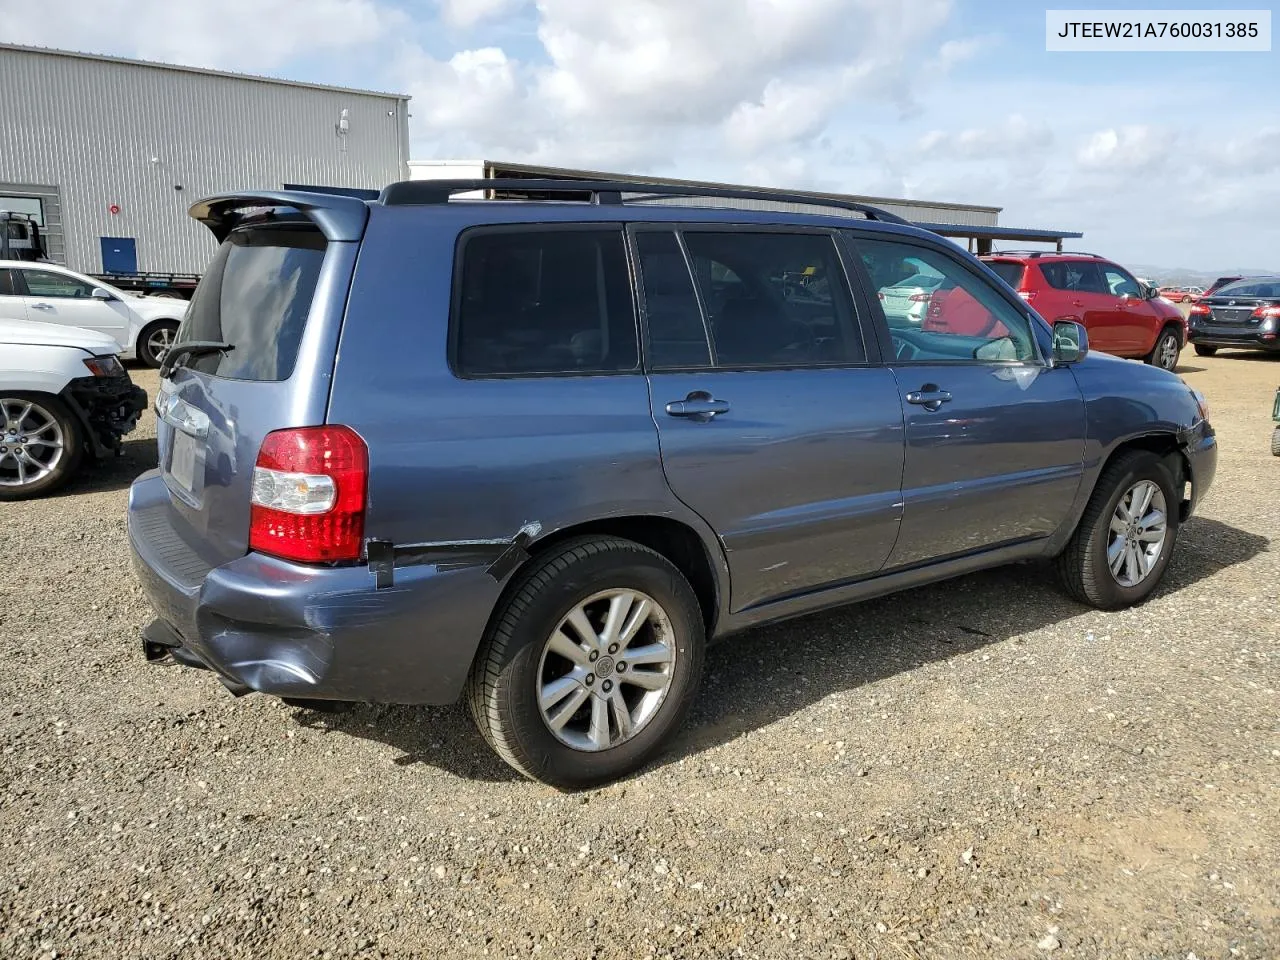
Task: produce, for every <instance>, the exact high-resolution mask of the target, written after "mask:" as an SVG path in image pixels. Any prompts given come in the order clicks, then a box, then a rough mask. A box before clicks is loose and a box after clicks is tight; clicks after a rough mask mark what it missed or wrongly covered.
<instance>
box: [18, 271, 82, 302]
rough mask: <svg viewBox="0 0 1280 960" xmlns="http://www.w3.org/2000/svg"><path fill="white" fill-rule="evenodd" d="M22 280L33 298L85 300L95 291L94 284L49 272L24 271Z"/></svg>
mask: <svg viewBox="0 0 1280 960" xmlns="http://www.w3.org/2000/svg"><path fill="white" fill-rule="evenodd" d="M22 278H23V279H24V280H26V281H27V291H28V293H29V295H30V296H33V297H49V298H51V299H52V298H61V299H70V298H84V297H87V296H89V294H90V293H91V292H92V291H93V286H92V284H88V283H85V282H84V281H83V280H77V279H76V278H75V277H68V276H67V275H66V274H62V273H53V272H52V271H49V270H23V271H22Z"/></svg>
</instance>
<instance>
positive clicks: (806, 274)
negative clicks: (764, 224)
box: [683, 231, 866, 367]
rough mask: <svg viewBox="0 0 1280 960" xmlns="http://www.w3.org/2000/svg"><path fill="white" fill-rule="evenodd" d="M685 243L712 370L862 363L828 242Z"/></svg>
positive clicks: (726, 238)
mask: <svg viewBox="0 0 1280 960" xmlns="http://www.w3.org/2000/svg"><path fill="white" fill-rule="evenodd" d="M683 236H684V243H685V247H686V249H687V250H688V253H689V262H690V265H691V268H692V272H693V278H694V282H695V283H696V284H697V288H698V293H699V298H700V300H701V305H702V308H703V310H704V311H705V314H706V320H707V327H708V328H709V332H710V340H711V350H712V354H713V356H712V360H713V362H714V364H715V365H716V366H718V367H795V366H821V365H826V364H842V363H861V362H864V361H865V360H866V352H865V350H864V348H863V345H862V338H861V335H860V334H859V333H858V327H857V322H856V319H855V317H854V311H853V298H852V296H851V294H850V293H849V289H848V285H847V283H846V281H845V278H844V272H843V268H842V266H841V264H840V259H839V255H838V253H837V251H836V246H835V241H834V240H833V239H832V237H831V236H829V235H827V234H808V233H760V232H755V231H735V232H731V233H718V232H709V231H688V232H686V233H685V234H684V235H683Z"/></svg>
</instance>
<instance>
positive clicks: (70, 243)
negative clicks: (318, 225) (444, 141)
mask: <svg viewBox="0 0 1280 960" xmlns="http://www.w3.org/2000/svg"><path fill="white" fill-rule="evenodd" d="M408 99H409V98H408V97H407V96H403V95H400V94H394V93H373V92H369V91H364V90H347V89H342V88H339V87H327V86H320V85H316V84H308V83H294V82H290V81H284V80H270V79H265V78H262V77H249V76H242V75H239V74H231V73H220V72H216V71H212V70H200V69H195V68H191V67H178V66H168V65H164V64H156V63H145V62H141V61H136V60H124V59H119V58H115V57H101V56H93V55H89V54H81V53H67V52H63V51H57V50H46V49H40V48H32V47H20V46H13V45H9V44H0V210H3V209H7V210H17V211H19V212H24V213H30V214H33V215H35V216H36V218H37V219H38V220H39V221H40V222H41V224H42V226H43V227H44V232H45V236H46V243H47V247H48V251H49V255H50V259H52V260H55V261H58V262H62V263H65V264H66V265H67V266H68V267H71V268H72V269H74V270H80V271H83V272H86V273H99V272H135V271H152V272H172V273H200V272H202V271H203V270H204V268H205V265H206V264H207V262H208V260H209V258H210V257H211V256H212V255H213V251H214V243H213V238H212V236H211V235H210V234H209V232H208V230H206V229H205V228H204V227H203V226H201V225H200V224H198V223H196V222H195V221H194V220H191V219H190V218H189V217H188V216H187V208H188V207H189V206H190V205H191V204H192V203H194V202H195V201H196V200H198V199H200V198H201V197H205V196H209V195H211V194H216V193H224V192H228V191H235V190H246V189H257V190H279V189H282V188H284V187H286V186H330V187H346V188H350V187H356V188H363V189H381V188H382V187H384V186H386V184H388V183H391V182H393V181H395V180H402V179H404V178H405V177H406V176H407V175H408V166H407V162H408V159H409V132H408Z"/></svg>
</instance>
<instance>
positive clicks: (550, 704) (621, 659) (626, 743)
mask: <svg viewBox="0 0 1280 960" xmlns="http://www.w3.org/2000/svg"><path fill="white" fill-rule="evenodd" d="M627 596H632V597H635V598H637V602H636V604H635V605H631V602H630V601H628V600H626V599H625V598H626V597H627ZM615 597H617V598H621V599H618V601H617V602H618V607H617V610H618V611H620V612H618V613H616V614H615V608H614V606H613V604H614V599H613V598H615ZM597 598H603V599H597ZM640 599H643V600H647V601H650V603H649V604H647V605H645V606H640V603H639V600H640ZM624 604H626V606H624ZM606 617H609V618H613V619H615V620H616V623H617V624H618V626H617V627H615V628H614V629H613V631H612V632H611V630H610V627H609V621H608V620H607V619H605V618H606ZM636 621H639V625H638V626H636V628H635V630H634V631H632V633H631V637H632V638H633V639H634V641H635V642H634V643H631V642H630V641H629V640H623V642H621V643H618V644H613V643H610V642H609V640H610V638H611V637H615V636H618V635H619V634H620V633H622V634H625V631H622V630H621V627H622V626H627V625H630V624H631V623H633V622H636ZM587 628H589V629H590V630H591V631H594V632H593V633H591V634H590V635H588V634H587ZM566 637H567V638H568V643H566V642H565V638H566ZM601 638H603V639H601ZM596 641H599V642H600V646H599V647H597V646H596V645H595V644H596ZM637 644H639V646H637ZM610 646H617V648H618V649H616V650H614V651H612V652H610V650H609V647H610ZM704 647H705V628H704V626H703V620H702V612H701V610H700V608H699V606H698V600H697V597H696V595H695V594H694V592H693V588H692V587H690V586H689V582H688V580H686V579H685V577H684V575H683V574H681V573H680V571H679V570H677V569H676V568H675V567H674V566H673V565H672V564H671V563H670V562H669V561H668V560H667V559H666V558H665V557H663V556H661V555H660V554H658V553H655V552H654V551H652V550H650V549H648V548H647V547H642V546H640V545H639V544H637V543H633V542H631V541H629V540H620V539H615V538H584V539H579V540H572V541H569V542H568V543H565V544H564V545H563V546H561V547H558V548H556V549H554V550H552V551H551V552H549V553H547V554H546V555H545V556H542V557H539V558H537V559H536V560H534V561H533V563H532V564H531V565H530V569H529V570H527V571H526V572H525V573H523V574H522V575H521V576H520V579H519V581H518V582H517V583H516V584H515V585H514V588H513V589H512V590H511V591H510V592H509V598H508V599H507V600H506V602H505V605H504V607H503V608H502V609H501V610H500V611H499V612H498V614H497V616H496V618H495V620H494V622H493V623H492V624H491V626H490V629H489V631H488V634H487V635H486V637H485V639H484V641H483V643H482V644H481V647H480V650H479V652H478V653H477V655H476V660H475V663H474V665H473V667H472V670H471V675H470V677H469V679H468V682H467V702H468V705H469V706H470V708H471V716H472V719H474V720H475V723H476V726H477V727H479V728H480V732H481V734H483V736H484V738H485V740H486V741H487V742H488V743H489V746H491V747H492V748H493V750H494V752H496V753H497V754H498V756H500V757H501V758H502V759H503V760H504V761H506V762H507V763H508V764H510V765H511V766H512V767H514V768H515V769H516V770H517V771H519V772H520V773H522V774H523V775H524V776H526V777H529V778H530V779H532V780H539V781H541V782H542V783H546V784H549V785H551V786H554V787H558V788H560V789H565V790H572V789H578V788H583V787H589V786H593V785H596V784H601V783H605V782H608V781H611V780H615V779H617V778H619V777H622V776H625V775H627V774H629V773H632V772H633V771H635V770H637V769H639V768H640V767H642V766H643V765H644V764H645V763H647V762H648V761H649V760H650V759H651V758H652V757H653V756H654V755H655V754H656V753H657V752H658V751H659V750H661V749H662V748H663V747H664V746H665V745H666V744H667V743H668V741H669V740H670V739H671V737H672V735H674V733H675V732H676V731H677V730H678V729H679V728H680V726H681V724H682V723H683V722H684V720H685V717H686V716H687V715H688V712H689V708H690V706H691V705H692V703H693V699H694V696H695V695H696V693H697V688H698V682H699V680H700V679H701V675H702V661H703V650H704ZM641 649H643V650H644V651H646V652H647V656H646V654H645V653H641V652H639V651H640V650H641ZM566 651H567V654H566ZM667 652H669V657H668V658H667V659H665V660H663V659H661V657H663V656H664V655H665V654H666V653H667ZM629 654H634V655H635V659H634V660H633V662H631V663H628V662H627V657H628V656H629ZM641 677H643V678H644V680H643V682H641V681H640V678H641ZM633 678H634V679H633ZM659 687H661V688H662V690H661V693H660V695H659V691H658V688H659ZM624 693H625V694H626V699H624ZM597 701H600V703H601V705H600V706H597V703H596V702H597ZM617 702H621V703H622V706H621V707H619V706H617ZM629 702H634V703H635V706H634V707H631V706H629V705H628V704H629ZM575 704H576V706H575ZM597 710H598V711H599V713H598V714H597V712H596V711H597ZM624 710H625V717H624ZM562 711H564V712H567V715H564V713H562ZM598 721H601V722H602V728H601V727H598V726H597V722H598ZM557 723H558V724H559V725H558V727H557V730H556V731H553V725H555V724H557ZM601 730H602V732H600V731H601ZM615 730H616V734H615ZM598 732H600V733H599V736H597V733H598Z"/></svg>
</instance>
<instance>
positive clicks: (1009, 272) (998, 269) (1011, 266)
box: [987, 260, 1026, 290]
mask: <svg viewBox="0 0 1280 960" xmlns="http://www.w3.org/2000/svg"><path fill="white" fill-rule="evenodd" d="M987 266H988V267H990V268H991V269H992V270H993V271H994V272H995V275H996V276H997V277H999V278H1000V279H1001V280H1003V281H1004V282H1005V283H1007V284H1008V285H1009V286H1011V287H1013V289H1015V290H1017V289H1018V284H1020V283H1022V275H1023V273H1025V272H1026V267H1024V266H1023V265H1022V264H1020V263H1016V262H1015V261H1013V260H988V261H987Z"/></svg>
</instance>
